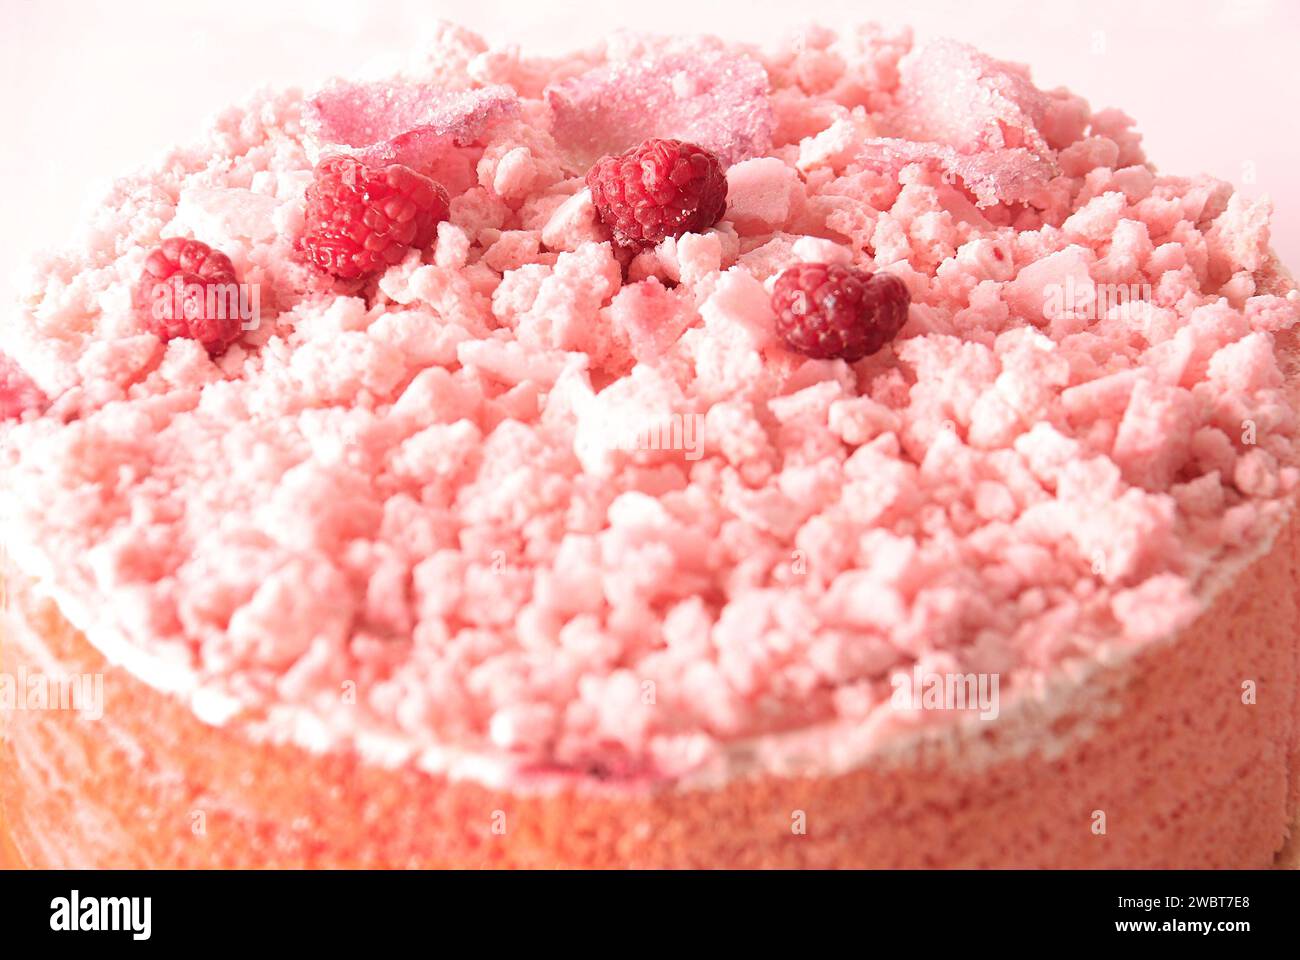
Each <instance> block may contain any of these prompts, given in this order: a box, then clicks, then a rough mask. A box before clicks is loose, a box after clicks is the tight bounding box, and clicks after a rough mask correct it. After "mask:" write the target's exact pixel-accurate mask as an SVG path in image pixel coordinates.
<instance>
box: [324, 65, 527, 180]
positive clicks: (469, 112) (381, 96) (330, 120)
mask: <svg viewBox="0 0 1300 960" xmlns="http://www.w3.org/2000/svg"><path fill="white" fill-rule="evenodd" d="M518 107H519V98H518V97H517V96H516V95H515V92H514V91H513V90H511V89H510V88H509V87H504V86H491V87H483V88H481V89H477V90H444V89H443V88H441V87H439V86H436V85H434V84H428V83H409V84H405V85H402V84H390V83H336V84H334V85H332V86H330V87H327V88H326V89H324V90H322V91H320V92H319V93H317V94H316V95H315V96H314V97H312V98H311V100H309V101H308V102H307V106H306V113H305V122H306V125H307V130H308V132H309V133H310V134H311V135H312V136H313V137H314V138H315V139H316V140H317V141H318V143H320V144H321V146H322V148H324V149H328V150H330V151H331V152H339V153H348V154H351V155H352V156H355V157H357V158H358V159H360V160H362V161H364V162H365V163H368V164H371V165H375V166H382V165H384V164H388V163H401V164H405V165H406V166H408V167H412V168H414V169H416V170H420V169H425V168H428V167H431V166H433V165H434V164H435V163H436V162H437V160H438V158H439V157H440V156H441V155H442V154H444V153H445V152H446V151H447V150H448V149H450V148H452V147H455V146H460V145H464V144H467V143H471V142H473V141H474V140H475V139H476V138H477V137H479V136H480V135H481V134H482V133H483V131H484V130H486V129H487V128H488V127H489V126H491V125H492V124H493V123H495V122H497V121H498V120H500V119H502V118H503V117H506V116H508V115H509V114H511V113H513V112H514V111H515V110H517V109H518Z"/></svg>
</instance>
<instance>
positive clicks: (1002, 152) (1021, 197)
mask: <svg viewBox="0 0 1300 960" xmlns="http://www.w3.org/2000/svg"><path fill="white" fill-rule="evenodd" d="M857 159H858V161H859V162H860V163H862V164H863V165H864V166H866V167H867V168H869V169H872V170H879V171H881V172H884V173H888V174H890V175H891V176H897V175H898V172H899V171H900V170H901V169H902V168H903V167H905V166H906V165H907V164H909V163H921V164H925V165H926V166H929V167H932V168H934V169H936V170H939V171H942V172H943V173H944V175H945V176H948V177H954V178H956V179H958V180H960V181H961V182H962V183H963V184H965V186H966V189H968V190H969V191H970V192H971V193H973V194H975V197H976V199H977V206H981V207H989V206H992V205H994V204H996V203H1033V202H1035V201H1037V200H1041V199H1042V197H1043V191H1044V190H1045V189H1046V187H1047V183H1048V181H1049V180H1051V179H1052V177H1053V176H1054V175H1055V168H1054V167H1053V166H1052V164H1051V163H1049V162H1047V161H1046V160H1043V159H1042V158H1040V157H1038V156H1036V155H1034V154H1033V153H1031V152H1030V151H1029V150H1026V149H1025V148H1023V147H1013V148H1009V149H999V150H986V151H984V152H981V153H974V154H965V153H960V152H958V151H957V150H956V149H954V148H953V147H950V146H946V145H944V144H941V143H922V142H917V141H914V140H899V139H894V138H883V139H877V140H868V141H866V142H865V143H864V144H863V145H862V149H861V151H860V152H859V153H858V157H857Z"/></svg>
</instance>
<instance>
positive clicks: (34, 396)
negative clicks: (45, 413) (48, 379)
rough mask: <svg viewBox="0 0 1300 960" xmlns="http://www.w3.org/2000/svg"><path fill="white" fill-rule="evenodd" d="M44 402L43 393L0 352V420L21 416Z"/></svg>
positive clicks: (39, 407) (16, 365) (36, 408)
mask: <svg viewBox="0 0 1300 960" xmlns="http://www.w3.org/2000/svg"><path fill="white" fill-rule="evenodd" d="M45 404H46V398H45V394H44V393H42V392H41V388H40V387H38V386H36V384H35V383H33V382H32V380H31V378H30V377H28V376H27V374H25V373H24V372H23V370H22V368H21V367H20V366H18V364H17V363H15V362H14V361H13V360H12V359H10V357H9V355H8V354H6V353H0V420H11V419H16V418H18V417H21V416H22V415H23V414H24V413H26V412H27V411H28V410H39V409H41V408H42V407H44V406H45Z"/></svg>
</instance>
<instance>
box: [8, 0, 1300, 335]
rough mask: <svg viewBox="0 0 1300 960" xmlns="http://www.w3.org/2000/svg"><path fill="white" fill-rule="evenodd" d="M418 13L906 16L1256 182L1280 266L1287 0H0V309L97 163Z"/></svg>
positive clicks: (703, 23)
mask: <svg viewBox="0 0 1300 960" xmlns="http://www.w3.org/2000/svg"><path fill="white" fill-rule="evenodd" d="M437 16H444V17H447V18H449V19H456V20H458V21H459V22H461V23H463V24H465V25H466V26H469V27H471V28H473V29H475V30H478V31H479V32H481V33H483V34H484V35H485V36H486V37H487V38H488V39H489V40H492V41H495V42H502V43H518V44H520V45H521V46H524V47H525V48H527V49H530V50H535V51H540V52H545V53H560V52H563V51H565V50H567V49H572V48H573V47H575V46H581V45H584V44H588V43H591V42H594V41H595V40H597V39H598V38H599V37H600V36H602V35H603V34H605V33H606V32H608V31H609V30H612V29H615V28H619V27H632V28H642V29H654V30H658V31H660V32H671V31H687V32H689V31H706V32H713V33H719V34H722V35H725V36H727V37H730V38H736V39H744V40H753V41H764V40H768V39H772V38H775V37H778V36H780V35H781V34H782V33H784V32H785V31H787V30H789V29H791V28H793V27H796V26H799V25H801V24H803V23H807V22H810V21H818V22H822V23H825V24H827V25H830V26H836V25H843V24H846V23H851V22H856V21H861V20H870V19H877V20H882V21H884V22H888V23H898V22H907V23H911V24H912V25H913V26H914V27H915V29H916V31H917V34H918V35H919V36H931V35H938V34H944V35H948V36H954V37H957V38H959V39H964V40H968V41H970V42H972V43H975V44H976V45H977V46H980V47H982V48H983V49H985V50H988V51H989V52H991V53H993V54H996V55H998V56H1001V57H1005V58H1007V59H1013V60H1019V61H1022V62H1026V63H1029V64H1030V65H1031V66H1032V68H1033V71H1034V76H1035V79H1036V80H1037V82H1038V83H1039V84H1040V85H1042V86H1048V87H1050V86H1056V85H1065V86H1068V87H1070V88H1071V89H1073V90H1075V91H1076V92H1077V93H1080V94H1082V95H1083V96H1085V97H1087V98H1088V99H1089V101H1090V102H1091V103H1092V104H1093V106H1094V107H1100V106H1118V107H1121V108H1123V109H1124V110H1126V111H1127V112H1128V113H1129V114H1131V115H1133V116H1134V117H1136V118H1137V120H1138V128H1139V129H1140V130H1142V131H1143V133H1144V134H1145V139H1146V146H1147V151H1148V154H1149V155H1150V156H1151V157H1152V158H1153V159H1154V160H1155V162H1156V163H1157V165H1158V166H1159V167H1160V168H1161V169H1162V170H1165V171H1168V172H1177V173H1193V172H1199V171H1208V172H1210V173H1212V174H1214V175H1216V176H1219V177H1223V178H1224V179H1227V180H1231V181H1232V182H1234V183H1236V184H1238V185H1239V186H1240V187H1241V188H1242V190H1243V191H1244V192H1246V193H1247V194H1248V195H1251V196H1255V195H1259V194H1261V193H1267V194H1269V195H1271V196H1272V197H1273V198H1274V200H1275V202H1276V204H1277V210H1276V215H1275V218H1274V244H1275V247H1276V248H1277V250H1278V252H1279V253H1280V254H1281V255H1282V257H1283V259H1284V260H1286V261H1288V262H1289V264H1290V265H1291V266H1292V268H1293V269H1296V268H1298V267H1300V177H1298V176H1297V174H1296V166H1297V161H1298V160H1300V134H1298V133H1297V127H1300V81H1298V80H1297V79H1296V77H1295V73H1294V70H1295V61H1296V46H1297V41H1300V3H1296V2H1292V0H1196V2H1183V3H1177V2H1172V0H1165V2H1160V3H1151V2H1142V3H1138V2H1134V0H1093V2H1083V0H1046V2H1043V0H1038V2H1032V0H1000V2H980V3H973V2H969V0H967V2H953V0H943V2H937V0H930V2H913V3H899V2H897V0H895V2H890V3H885V2H881V0H801V2H790V0H749V2H743V3H742V2H740V0H736V2H728V3H719V2H704V0H654V2H650V3H648V2H644V0H642V2H640V3H638V2H635V0H624V2H612V0H588V2H575V0H543V2H521V0H478V2H476V3H473V4H464V3H450V2H447V0H424V2H414V0H348V2H330V0H317V2H308V0H257V2H254V0H225V2H221V3H217V2H212V0H189V2H185V3H177V2H175V0H170V2H168V0H128V2H120V3H112V4H92V3H89V2H71V0H41V2H38V0H0V23H2V24H3V25H4V26H3V31H2V32H0V85H2V88H3V90H4V91H5V93H4V99H3V101H2V102H0V119H2V120H3V126H2V127H0V129H3V131H4V133H3V140H4V144H5V146H4V148H3V151H2V152H0V183H3V184H4V185H5V189H4V191H3V198H4V200H3V203H4V212H5V217H4V229H3V230H0V297H2V298H3V300H2V302H3V303H5V304H6V308H5V309H8V307H7V305H8V304H9V303H11V302H12V297H13V295H14V289H13V286H12V283H11V281H10V274H11V273H12V271H13V269H14V268H15V267H16V266H18V265H19V264H20V262H21V261H22V260H23V259H24V258H26V257H28V256H30V254H31V253H32V252H34V251H35V250H36V249H38V248H40V247H44V246H50V245H57V244H59V243H61V242H63V241H64V240H65V239H66V238H67V237H68V236H69V235H70V233H71V231H72V228H73V226H74V225H75V223H76V222H77V220H78V218H79V217H80V215H81V211H82V210H83V209H84V206H85V204H86V203H87V202H89V201H91V200H93V199H94V197H96V196H97V195H99V194H100V193H102V189H103V186H104V185H105V184H106V182H107V181H108V180H109V179H110V178H111V177H112V176H114V175H117V174H121V173H124V172H127V171H129V170H131V169H132V168H134V167H136V166H138V165H140V164H141V163H143V162H145V161H147V160H148V159H150V158H151V157H153V156H154V155H156V154H157V153H158V152H159V151H160V150H162V149H163V148H164V147H166V146H167V145H168V144H171V143H174V142H178V141H181V140H184V139H185V138H188V137H190V136H192V135H193V134H194V133H195V132H196V131H197V130H198V128H199V125H200V124H201V123H202V122H203V120H204V118H205V117H207V116H208V115H210V114H212V113H214V112H216V111H217V110H219V109H221V108H223V107H225V106H227V105H229V104H231V103H233V102H236V101H238V100H240V99H242V98H243V97H244V96H245V95H246V94H248V93H249V92H250V91H252V90H254V89H256V88H257V87H259V86H263V85H267V84H270V85H290V84H297V85H303V86H308V87H310V86H312V85H314V84H315V83H317V82H318V81H319V80H321V79H323V78H325V77H327V76H329V75H331V74H336V73H338V74H346V73H350V72H353V71H354V70H356V69H357V68H358V67H359V66H361V65H362V64H365V63H367V62H369V61H371V60H373V59H375V58H377V57H383V56H386V55H388V56H391V55H393V54H394V53H397V52H400V51H404V50H406V49H408V48H409V47H410V46H411V45H412V43H414V42H416V41H417V40H418V38H419V36H420V34H421V33H425V32H427V30H428V27H429V24H430V22H431V21H432V20H433V19H434V18H435V17H437ZM651 16H653V19H651Z"/></svg>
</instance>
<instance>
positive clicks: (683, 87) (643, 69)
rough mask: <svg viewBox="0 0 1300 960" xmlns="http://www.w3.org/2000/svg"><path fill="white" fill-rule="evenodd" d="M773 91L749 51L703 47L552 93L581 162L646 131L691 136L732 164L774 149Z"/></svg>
mask: <svg viewBox="0 0 1300 960" xmlns="http://www.w3.org/2000/svg"><path fill="white" fill-rule="evenodd" d="M767 89H768V81H767V72H766V71H765V70H764V69H763V67H762V66H761V65H760V64H759V63H757V62H756V61H754V60H751V59H750V58H749V57H746V56H744V55H739V54H734V55H733V54H727V53H722V52H719V51H698V52H695V53H689V54H686V53H669V54H663V55H659V56H646V57H643V58H640V59H637V60H635V61H627V62H617V63H610V64H607V65H604V66H600V67H596V68H595V69H593V70H589V71H587V72H586V73H584V74H582V75H580V76H577V77H574V78H572V79H570V80H566V81H564V82H563V83H559V84H554V85H552V86H550V87H548V88H547V89H546V99H547V102H548V103H550V105H551V108H552V110H554V112H555V127H554V133H555V139H556V141H557V142H558V143H559V144H560V146H561V147H562V148H563V149H564V150H565V151H566V152H567V153H568V154H569V157H570V159H571V161H572V162H573V163H574V164H575V165H576V166H579V167H586V166H589V165H590V164H591V163H592V162H593V161H595V160H597V159H599V158H600V157H602V156H604V155H605V154H617V153H622V152H623V151H624V150H628V149H630V148H632V147H634V146H636V145H637V144H638V143H640V142H641V141H642V140H645V139H647V138H648V137H675V138H677V139H680V140H688V141H690V142H691V143H696V144H699V145H700V146H702V147H704V148H706V149H708V150H712V151H713V152H714V153H716V154H717V155H718V157H719V159H721V160H722V162H723V164H724V165H730V164H733V163H737V162H739V161H741V160H746V159H748V158H750V157H756V156H761V155H762V154H765V153H767V152H768V151H769V150H770V149H771V146H772V129H773V126H774V124H775V120H774V118H773V114H772V108H771V106H770V105H769V104H768V101H767Z"/></svg>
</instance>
